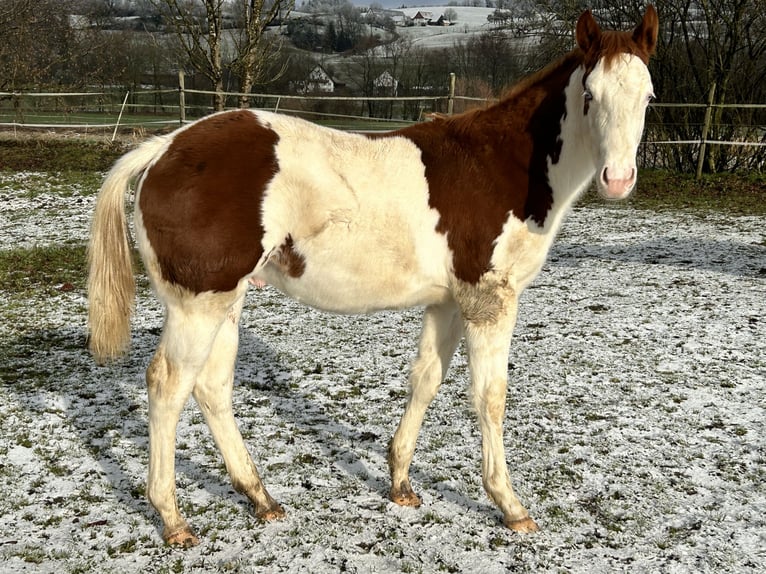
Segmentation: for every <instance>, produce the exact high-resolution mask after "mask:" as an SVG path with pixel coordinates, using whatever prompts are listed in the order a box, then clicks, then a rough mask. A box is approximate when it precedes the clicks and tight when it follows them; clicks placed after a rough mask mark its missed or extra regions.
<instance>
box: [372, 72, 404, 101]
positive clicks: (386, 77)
mask: <svg viewBox="0 0 766 574" xmlns="http://www.w3.org/2000/svg"><path fill="white" fill-rule="evenodd" d="M372 85H373V87H374V88H375V93H376V94H380V95H387V96H395V95H396V92H397V90H398V89H399V80H397V79H396V78H394V77H393V76H392V75H391V72H389V71H388V70H386V71H385V72H383V73H382V74H380V75H379V76H378V77H377V78H375V79H374V80H373V81H372Z"/></svg>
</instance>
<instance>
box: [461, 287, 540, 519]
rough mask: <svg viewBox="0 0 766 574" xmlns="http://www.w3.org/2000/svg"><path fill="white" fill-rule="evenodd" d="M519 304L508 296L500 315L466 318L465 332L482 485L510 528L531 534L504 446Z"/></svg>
mask: <svg viewBox="0 0 766 574" xmlns="http://www.w3.org/2000/svg"><path fill="white" fill-rule="evenodd" d="M506 296H507V294H506ZM516 304H517V301H516V298H515V297H513V296H511V297H508V298H507V299H506V300H505V301H504V305H503V311H502V313H499V314H498V316H495V317H492V319H491V320H482V321H466V325H465V330H466V333H465V335H466V347H467V351H468V361H469V366H470V370H471V384H472V391H473V402H474V407H475V408H476V412H477V414H478V417H479V426H480V428H481V436H482V445H481V454H482V468H481V469H482V479H483V482H484V489H485V490H486V491H487V494H488V495H489V497H490V499H491V500H492V501H493V502H494V503H495V504H497V506H498V507H499V508H500V510H501V511H502V513H503V522H504V523H505V525H506V526H507V527H508V528H511V529H513V530H516V531H518V532H531V531H534V530H537V525H536V524H535V522H534V521H533V520H532V519H531V518H530V517H529V513H528V512H527V510H526V509H525V508H524V506H522V504H521V502H520V501H519V499H518V498H517V497H516V494H515V493H514V492H513V487H512V486H511V479H510V474H509V472H508V466H507V464H506V460H505V447H504V445H503V419H504V417H505V397H506V389H507V378H508V347H509V345H510V341H511V334H512V332H513V327H514V324H515V322H516Z"/></svg>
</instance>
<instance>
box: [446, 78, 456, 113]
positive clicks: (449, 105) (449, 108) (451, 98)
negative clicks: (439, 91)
mask: <svg viewBox="0 0 766 574" xmlns="http://www.w3.org/2000/svg"><path fill="white" fill-rule="evenodd" d="M454 108H455V72H450V74H449V96H448V97H447V115H448V116H451V115H452V110H453V109H454Z"/></svg>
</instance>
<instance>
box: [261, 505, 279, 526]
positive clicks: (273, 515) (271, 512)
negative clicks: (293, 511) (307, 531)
mask: <svg viewBox="0 0 766 574" xmlns="http://www.w3.org/2000/svg"><path fill="white" fill-rule="evenodd" d="M255 515H256V516H257V517H258V518H259V519H261V520H263V521H265V522H271V521H272V520H282V519H283V518H284V517H285V510H284V508H282V507H281V506H280V505H279V504H277V505H275V506H272V507H271V508H269V509H267V510H264V511H262V512H256V513H255Z"/></svg>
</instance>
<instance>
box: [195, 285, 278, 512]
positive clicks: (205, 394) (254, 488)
mask: <svg viewBox="0 0 766 574" xmlns="http://www.w3.org/2000/svg"><path fill="white" fill-rule="evenodd" d="M243 302H244V296H243V297H241V298H240V299H239V301H237V303H235V305H234V306H233V307H232V310H231V312H230V313H229V314H228V316H227V317H226V320H225V321H224V322H223V325H221V328H220V329H219V331H218V335H217V336H216V339H215V342H214V343H213V348H212V350H211V352H210V356H209V357H208V359H207V362H206V363H205V366H204V368H203V369H202V372H201V373H200V375H199V377H197V383H196V385H195V386H194V390H193V391H192V392H193V395H194V399H195V400H196V401H197V404H198V405H199V407H200V409H201V410H202V413H203V414H204V416H205V420H206V421H207V424H208V426H209V427H210V431H211V432H212V434H213V438H214V439H215V442H216V444H217V445H218V449H219V450H220V451H221V454H222V455H223V459H224V462H225V464H226V469H227V470H228V472H229V476H230V477H231V481H232V483H233V485H234V488H235V489H236V490H237V491H238V492H241V493H242V494H244V495H246V496H247V497H248V498H249V499H250V501H251V502H252V503H253V506H254V507H255V514H256V516H258V517H259V518H261V519H264V520H271V519H275V518H281V517H283V516H284V511H283V510H282V507H280V506H279V504H277V502H276V501H275V500H274V499H273V498H272V497H271V496H270V495H269V493H268V492H267V491H266V488H265V487H264V486H263V483H262V482H261V478H260V476H259V475H258V471H257V469H256V467H255V464H254V463H253V460H252V458H251V457H250V453H249V452H248V451H247V447H246V446H245V442H244V441H243V440H242V435H241V434H240V432H239V428H238V427H237V423H236V421H235V419H234V413H233V410H232V402H231V395H232V388H233V385H234V363H235V361H236V357H237V347H238V344H239V329H238V324H239V317H240V313H241V311H242V303H243Z"/></svg>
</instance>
